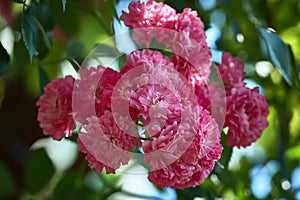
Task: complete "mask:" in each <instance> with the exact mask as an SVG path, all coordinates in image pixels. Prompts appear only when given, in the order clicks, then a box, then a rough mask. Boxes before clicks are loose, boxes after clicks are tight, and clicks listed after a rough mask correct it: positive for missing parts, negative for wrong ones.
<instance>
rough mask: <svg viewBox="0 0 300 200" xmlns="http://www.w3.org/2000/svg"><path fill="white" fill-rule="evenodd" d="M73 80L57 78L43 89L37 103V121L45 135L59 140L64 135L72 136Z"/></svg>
mask: <svg viewBox="0 0 300 200" xmlns="http://www.w3.org/2000/svg"><path fill="white" fill-rule="evenodd" d="M74 81H75V79H74V78H73V77H72V76H66V77H65V78H57V79H55V80H53V81H51V82H50V83H48V84H47V85H46V86H45V87H44V94H43V95H42V96H41V97H40V99H39V100H38V101H37V103H36V105H37V106H38V107H39V109H38V117H37V120H38V121H39V122H40V127H41V128H42V129H43V133H44V134H45V135H51V136H52V137H53V139H55V140H61V139H62V138H63V137H64V135H65V133H66V136H67V137H70V136H72V130H73V129H75V128H76V125H75V122H74V119H73V113H72V92H73V86H74Z"/></svg>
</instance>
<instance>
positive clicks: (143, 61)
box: [121, 49, 173, 74]
mask: <svg viewBox="0 0 300 200" xmlns="http://www.w3.org/2000/svg"><path fill="white" fill-rule="evenodd" d="M143 66H145V67H147V68H149V69H151V68H155V67H173V63H172V62H171V61H170V59H169V58H168V57H167V56H163V55H162V54H161V53H160V52H159V51H152V50H149V49H144V50H136V51H133V52H131V53H130V54H129V55H127V57H126V63H125V66H124V68H123V69H122V70H121V74H124V73H126V72H127V71H129V70H130V69H131V68H133V67H143Z"/></svg>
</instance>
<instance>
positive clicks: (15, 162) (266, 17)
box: [0, 0, 300, 200]
mask: <svg viewBox="0 0 300 200" xmlns="http://www.w3.org/2000/svg"><path fill="white" fill-rule="evenodd" d="M129 2H130V1H128V0H119V1H117V0H106V1H104V0H86V1H80V0H51V1H50V0H39V1H38V0H31V1H30V0H0V41H1V48H0V74H1V76H0V106H1V107H0V180H1V182H0V199H83V198H84V199H126V198H127V199H163V200H165V199H170V200H171V199H174V200H175V199H182V200H184V199H194V200H199V199H218V198H221V199H222V198H224V199H300V162H299V161H300V142H299V141H300V140H299V139H300V93H299V91H300V90H299V79H300V68H299V65H298V64H299V63H300V2H299V1H298V0H285V1H280V0H210V1H207V0H165V1H162V2H165V3H167V4H169V5H170V6H172V7H174V8H175V9H176V10H177V11H178V12H181V11H182V10H183V9H184V8H185V7H190V8H192V9H193V10H196V11H197V12H198V15H199V17H200V18H201V19H202V21H203V22H204V24H205V28H206V33H207V42H208V44H209V46H210V47H211V50H212V52H213V60H214V61H218V60H220V56H221V52H222V51H227V52H231V53H232V55H234V56H238V57H239V58H240V59H241V61H242V62H244V63H245V70H246V73H247V80H246V83H247V86H248V87H256V86H258V87H260V89H261V90H260V91H261V93H262V94H263V95H265V96H266V98H267V101H268V103H269V109H270V114H269V117H268V121H269V127H268V128H267V129H266V130H265V131H264V133H263V135H262V137H261V138H260V139H259V140H258V141H257V142H256V143H254V144H253V145H251V146H250V147H247V148H241V149H236V148H234V149H233V150H232V149H230V148H228V147H226V146H225V147H224V151H223V154H222V158H221V160H220V161H219V162H218V163H217V164H216V167H215V169H214V171H213V173H212V174H211V175H210V176H209V178H208V179H206V180H205V182H204V183H203V184H201V185H200V186H199V187H196V188H191V189H185V190H172V189H170V188H165V189H158V188H155V187H154V186H153V185H152V184H150V183H149V182H148V181H147V174H146V172H145V169H143V168H142V166H139V165H136V164H135V163H134V161H133V162H132V163H131V164H130V165H129V166H127V168H124V169H122V170H121V172H120V173H118V174H117V175H105V173H103V174H97V173H96V172H95V171H91V170H90V169H89V167H88V166H87V162H86V161H85V160H84V157H83V155H81V154H78V153H77V150H76V143H74V142H73V141H74V140H72V139H71V140H64V141H63V142H61V143H57V142H54V141H52V140H50V139H49V138H45V136H44V135H43V134H42V130H41V129H40V128H39V126H38V123H37V120H36V117H37V108H36V105H35V104H36V101H37V100H38V98H39V96H40V95H41V93H42V88H43V86H44V85H45V84H46V83H48V82H49V81H50V80H52V79H54V78H57V77H63V76H64V75H66V74H76V70H78V69H79V66H80V65H81V63H82V62H83V60H84V58H85V57H87V56H88V54H89V53H90V52H91V51H92V50H93V49H94V47H95V46H96V45H97V44H99V43H101V42H103V41H105V40H106V39H108V38H111V36H113V35H117V34H118V32H119V31H121V30H123V29H122V28H124V25H123V24H122V23H121V22H120V21H119V16H120V13H121V10H123V9H125V10H126V9H127V5H128V3H129ZM29 10H30V12H29ZM116 47H117V48H118V45H117V46H116ZM119 50H120V49H119ZM120 63H121V61H120ZM73 139H74V138H73ZM124 171H127V172H128V173H125V174H124V173H122V172H124ZM131 171H135V172H136V171H138V172H140V173H131Z"/></svg>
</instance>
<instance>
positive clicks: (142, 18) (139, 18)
mask: <svg viewBox="0 0 300 200" xmlns="http://www.w3.org/2000/svg"><path fill="white" fill-rule="evenodd" d="M128 8H129V12H128V13H126V12H124V11H123V12H122V15H121V17H120V20H122V21H124V23H125V25H126V26H128V27H129V28H134V31H133V38H134V39H135V41H136V42H137V43H138V44H139V45H144V44H145V45H146V46H149V44H150V42H151V39H152V38H153V36H154V35H161V36H163V35H164V31H163V29H164V28H167V29H173V28H174V24H175V19H176V17H177V16H176V11H175V9H173V8H171V7H170V6H168V5H167V4H164V3H157V2H155V1H153V0H150V1H148V2H146V3H145V2H140V1H137V2H131V3H130V4H129V7H128ZM153 27H156V28H158V27H159V28H162V29H153Z"/></svg>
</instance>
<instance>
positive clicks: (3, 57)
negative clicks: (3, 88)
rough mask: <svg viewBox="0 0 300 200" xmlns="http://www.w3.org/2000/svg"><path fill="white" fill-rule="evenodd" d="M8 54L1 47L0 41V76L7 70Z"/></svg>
mask: <svg viewBox="0 0 300 200" xmlns="http://www.w3.org/2000/svg"><path fill="white" fill-rule="evenodd" d="M9 61H10V59H9V55H8V53H7V51H6V49H5V48H4V47H3V45H2V43H1V42H0V76H1V75H2V74H4V73H5V72H7V70H8V67H9Z"/></svg>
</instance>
